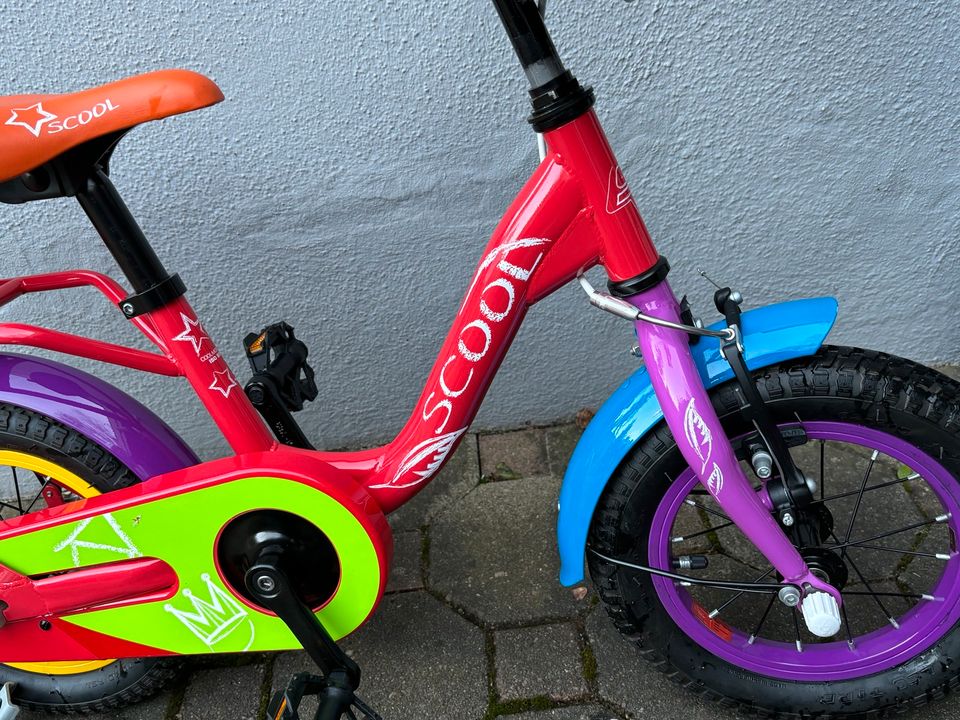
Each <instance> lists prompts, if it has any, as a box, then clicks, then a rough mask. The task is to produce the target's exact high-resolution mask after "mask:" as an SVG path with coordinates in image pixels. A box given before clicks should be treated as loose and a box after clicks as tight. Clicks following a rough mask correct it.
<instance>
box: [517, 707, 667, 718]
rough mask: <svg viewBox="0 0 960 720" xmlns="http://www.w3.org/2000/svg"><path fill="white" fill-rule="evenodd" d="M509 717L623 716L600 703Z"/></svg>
mask: <svg viewBox="0 0 960 720" xmlns="http://www.w3.org/2000/svg"><path fill="white" fill-rule="evenodd" d="M509 717H510V718H511V720H621V717H622V716H621V715H617V714H616V713H613V712H610V711H609V710H607V709H605V708H602V707H600V706H599V705H577V706H575V707H563V708H555V709H553V710H540V711H537V712H525V713H520V714H519V715H510V716H509ZM663 720H672V718H664V719H663Z"/></svg>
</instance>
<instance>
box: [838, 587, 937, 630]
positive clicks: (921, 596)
mask: <svg viewBox="0 0 960 720" xmlns="http://www.w3.org/2000/svg"><path fill="white" fill-rule="evenodd" d="M868 587H869V586H868ZM841 593H842V594H843V595H860V596H864V597H866V596H867V595H870V596H873V597H877V596H879V597H898V598H909V599H911V600H937V598H936V597H935V596H933V595H929V594H927V593H898V592H878V591H876V590H870V591H869V592H863V591H861V590H841ZM887 619H888V620H890V622H895V621H894V620H893V618H887ZM894 627H896V625H895V626H894Z"/></svg>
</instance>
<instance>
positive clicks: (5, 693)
mask: <svg viewBox="0 0 960 720" xmlns="http://www.w3.org/2000/svg"><path fill="white" fill-rule="evenodd" d="M14 687H15V685H14V684H13V683H12V682H8V683H6V684H5V685H4V686H3V687H2V688H0V720H13V719H14V718H15V717H16V716H17V715H19V714H20V706H19V705H17V704H16V703H15V702H13V698H12V697H11V696H10V693H11V692H13V688H14Z"/></svg>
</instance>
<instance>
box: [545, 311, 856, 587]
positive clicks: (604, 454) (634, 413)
mask: <svg viewBox="0 0 960 720" xmlns="http://www.w3.org/2000/svg"><path fill="white" fill-rule="evenodd" d="M836 318H837V301H836V300H835V299H834V298H831V297H822V298H812V299H808V300H794V301H791V302H784V303H778V304H775V305H767V306H765V307H761V308H756V309H754V310H749V311H747V312H745V313H744V314H743V317H742V328H741V331H742V334H743V344H744V358H745V360H746V363H747V367H748V368H750V369H751V370H753V369H756V368H760V367H764V366H766V365H773V364H775V363H778V362H782V361H784V360H791V359H794V358H800V357H804V356H806V355H810V354H812V353H815V352H816V351H817V350H819V349H820V346H821V345H822V344H823V341H824V339H825V338H826V337H827V334H828V333H829V332H830V329H831V328H832V327H833V324H834V322H835V321H836ZM724 326H725V324H724V323H723V322H722V321H721V322H717V323H714V324H713V325H711V326H710V328H711V329H714V330H719V329H722V328H723V327H724ZM690 349H691V351H692V353H693V358H694V360H695V361H696V364H697V369H698V370H699V371H700V377H702V378H703V382H704V385H705V386H706V388H707V389H710V388H712V387H715V386H717V385H719V384H720V383H723V382H725V381H727V380H729V379H731V378H732V377H733V370H732V369H731V368H730V365H729V364H727V361H726V360H724V358H723V356H722V355H721V354H720V343H719V341H718V340H716V339H714V338H702V339H701V340H700V342H698V343H697V344H696V345H693V346H692V347H691V348H690ZM662 419H663V411H662V410H661V409H660V404H659V403H658V402H657V398H656V396H655V395H654V392H653V386H652V385H651V384H650V376H649V375H648V374H647V370H646V368H643V367H641V368H640V369H639V370H637V371H636V372H634V373H633V375H631V376H630V377H629V378H628V379H627V381H626V382H625V383H623V385H621V386H620V387H619V388H617V390H616V391H615V392H614V393H613V395H611V396H610V397H609V398H608V399H607V401H606V402H605V403H604V404H603V406H602V407H601V408H600V410H599V411H598V412H597V414H596V416H594V418H593V420H591V421H590V424H589V425H588V426H587V428H586V430H584V433H583V436H582V437H581V438H580V442H579V443H578V444H577V447H576V449H575V450H574V452H573V456H572V457H571V458H570V463H569V464H568V465H567V470H566V473H565V474H564V478H563V485H562V486H561V488H560V511H559V515H558V518H557V542H558V545H559V550H560V582H561V583H562V584H563V585H566V586H570V585H576V584H577V583H579V582H582V581H583V579H584V567H583V556H584V552H585V550H586V544H587V533H588V531H589V529H590V522H591V520H592V519H593V512H594V510H595V508H596V506H597V502H598V501H599V500H600V495H601V494H602V493H603V489H604V488H605V487H606V485H607V482H609V480H610V477H611V475H612V474H613V473H614V471H616V469H617V467H618V466H619V465H620V463H621V462H622V461H623V459H624V458H625V457H626V456H627V453H629V452H630V449H631V448H632V447H633V446H634V445H635V444H636V443H637V442H639V440H640V439H641V438H642V437H643V436H644V435H646V434H647V433H648V432H649V431H650V430H651V429H652V428H653V427H654V426H656V425H657V424H658V423H659V422H660V421H661V420H662Z"/></svg>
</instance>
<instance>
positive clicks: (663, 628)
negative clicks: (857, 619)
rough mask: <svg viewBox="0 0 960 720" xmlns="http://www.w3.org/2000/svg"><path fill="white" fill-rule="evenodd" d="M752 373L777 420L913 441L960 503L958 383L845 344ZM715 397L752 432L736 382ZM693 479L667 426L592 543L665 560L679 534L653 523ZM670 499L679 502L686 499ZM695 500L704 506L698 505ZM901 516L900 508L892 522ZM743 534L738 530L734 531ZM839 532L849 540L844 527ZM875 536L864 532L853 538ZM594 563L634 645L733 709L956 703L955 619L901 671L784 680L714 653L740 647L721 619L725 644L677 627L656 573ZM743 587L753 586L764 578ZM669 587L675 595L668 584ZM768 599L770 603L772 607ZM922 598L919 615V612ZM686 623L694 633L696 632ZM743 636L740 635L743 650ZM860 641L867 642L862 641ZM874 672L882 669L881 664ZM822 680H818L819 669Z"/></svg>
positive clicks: (622, 479) (603, 506)
mask: <svg viewBox="0 0 960 720" xmlns="http://www.w3.org/2000/svg"><path fill="white" fill-rule="evenodd" d="M753 377H754V380H755V381H756V383H757V387H758V390H759V391H760V393H761V395H762V396H763V398H764V400H765V402H766V403H767V405H768V407H769V408H770V410H771V412H772V413H773V416H774V418H775V420H776V421H777V422H778V423H781V424H784V425H789V424H791V423H792V424H797V421H798V417H799V419H801V420H802V421H803V422H805V423H806V422H808V421H810V424H811V426H813V425H816V422H817V421H821V425H826V424H828V423H835V424H844V425H846V426H849V427H856V428H866V430H863V432H864V433H871V432H874V433H877V434H878V435H879V433H884V434H888V435H889V436H895V437H896V438H900V439H902V440H905V441H907V442H908V443H909V444H910V445H912V446H913V447H914V448H915V449H918V450H919V451H922V453H923V454H925V455H926V456H928V457H930V458H934V459H935V460H936V461H937V462H938V463H939V464H940V465H941V466H942V468H943V469H944V470H945V471H946V476H945V477H946V484H948V485H951V486H952V488H951V489H950V490H949V492H950V493H956V495H957V496H958V497H960V486H958V484H957V478H958V477H960V384H957V383H956V382H954V381H952V380H950V379H949V378H947V377H945V376H944V375H941V374H940V373H937V372H935V371H933V370H930V369H928V368H925V367H922V366H920V365H917V364H915V363H912V362H910V361H908V360H903V359H901V358H897V357H893V356H890V355H885V354H880V353H875V352H870V351H865V350H860V349H853V348H837V347H824V348H823V349H822V350H821V351H820V352H819V353H817V355H815V356H812V357H808V358H803V359H799V360H795V361H791V362H789V363H784V364H782V365H780V366H774V367H768V368H763V369H761V370H757V371H755V372H754V373H753ZM711 398H712V400H713V405H714V408H715V409H716V411H717V414H718V415H719V417H720V419H721V422H722V423H723V425H724V428H725V429H726V431H727V433H728V436H730V437H737V436H738V435H743V434H746V433H747V432H748V430H749V428H747V427H746V426H745V424H744V423H743V420H742V418H741V416H740V413H739V410H738V408H739V405H740V402H741V398H740V394H739V390H738V388H737V387H736V385H735V384H734V383H727V384H725V385H723V386H720V387H718V388H716V389H715V390H714V391H713V392H712V393H711ZM822 446H823V444H822V443H821V447H822ZM901 462H902V461H901ZM871 467H872V466H871ZM901 467H906V466H905V465H902V466H901ZM684 473H687V475H686V477H687V478H688V482H695V480H689V478H692V477H694V476H693V475H692V472H691V471H689V468H688V467H687V465H686V463H684V461H683V459H682V457H681V456H680V453H679V450H678V448H677V446H676V443H675V442H674V439H673V437H672V435H671V433H670V431H669V430H668V429H667V427H666V425H665V424H663V423H661V424H660V425H659V426H658V427H656V428H655V429H654V430H653V431H651V432H650V433H648V434H647V435H646V436H645V437H644V438H643V439H642V440H641V441H640V442H639V443H637V445H636V446H635V447H634V448H633V449H632V451H631V452H630V454H629V455H628V456H627V457H626V458H625V460H624V461H623V463H622V464H621V465H620V467H619V468H618V470H617V471H616V473H615V474H614V476H613V477H612V478H611V480H610V482H609V484H608V485H607V487H606V489H605V491H604V493H603V496H602V497H601V499H600V502H599V504H598V506H597V509H596V511H595V513H594V518H593V522H592V525H591V528H590V535H589V545H590V547H592V548H595V549H596V550H597V551H599V552H601V553H604V554H606V555H609V556H614V557H621V558H625V559H626V558H632V559H633V560H634V561H635V562H638V563H641V564H648V563H649V564H657V562H656V559H654V558H652V557H651V556H652V552H651V550H650V548H651V547H652V546H654V545H656V544H657V543H659V546H661V547H666V546H668V545H669V543H671V542H675V540H671V538H670V536H669V535H668V533H670V531H671V528H670V527H667V528H666V530H662V529H658V528H657V526H656V523H654V516H655V515H657V513H658V512H661V513H662V512H663V511H662V510H658V509H659V508H660V506H661V503H663V502H665V498H667V497H668V494H669V493H670V492H671V487H672V486H673V485H674V484H675V483H676V482H677V478H678V477H681V476H682V475H683V474H684ZM813 475H814V476H815V475H816V473H815V472H814V473H813ZM875 482H880V481H879V480H877V481H875ZM891 484H893V483H891ZM931 486H932V483H931ZM685 487H688V486H685ZM674 492H675V493H676V491H674ZM883 492H886V491H885V490H884V491H883ZM686 497H688V498H689V497H691V496H689V495H688V496H686ZM708 499H709V498H708ZM672 502H673V503H676V500H675V499H674V500H673V501H672ZM697 502H698V503H700V504H702V502H701V501H700V500H697ZM664 507H666V505H665V506H664ZM669 507H670V508H674V507H676V505H675V504H671V505H669ZM715 507H718V506H715ZM895 510H896V508H895V507H891V508H890V512H891V514H892V513H893V511H895ZM675 512H676V513H677V514H675V515H674V516H673V517H678V516H679V512H680V511H679V510H676V511H675ZM904 512H906V511H904ZM881 515H882V512H881ZM662 517H663V515H662V514H661V515H659V516H658V522H660V519H661V518H662ZM956 521H957V518H953V519H951V520H949V521H945V524H942V525H932V526H931V527H934V528H939V529H940V530H943V531H946V530H947V529H948V528H949V533H950V535H951V536H952V540H951V542H952V546H951V548H950V549H949V550H948V552H950V553H951V555H952V557H951V559H950V560H949V561H947V562H944V563H943V568H944V569H943V570H942V573H943V575H941V576H940V577H941V579H942V578H943V577H946V573H947V572H952V570H948V569H947V568H949V567H950V565H951V564H952V563H960V558H958V557H957V556H956V552H955V548H956V530H955V528H954V526H953V525H954V524H955V523H956ZM660 524H661V525H663V523H662V522H660ZM713 524H714V523H713V522H710V525H713ZM851 525H852V521H851ZM895 527H896V526H895ZM734 532H738V531H737V530H736V529H735V528H734ZM838 532H839V534H840V535H841V536H842V535H843V530H838ZM866 534H868V533H862V534H858V533H856V532H855V533H854V535H853V536H852V537H854V538H855V537H863V536H864V535H866ZM715 535H716V533H715ZM663 536H666V537H667V540H666V543H664V542H662V541H660V540H657V541H656V542H655V541H654V540H651V538H660V537H663ZM711 542H712V540H711ZM830 542H833V541H830ZM877 542H882V541H877ZM938 542H940V541H938ZM944 542H945V541H944ZM824 544H826V543H824ZM837 544H839V543H837ZM903 544H904V545H905V544H906V543H903ZM751 547H752V546H751ZM866 549H869V548H866ZM914 549H917V548H916V547H914ZM850 552H852V550H851V551H850ZM837 554H839V553H837ZM846 557H847V555H846V554H845V555H844V558H846ZM857 559H858V560H860V557H859V556H858V558H857ZM588 564H589V569H590V575H591V578H592V580H593V583H594V585H595V587H596V589H597V592H598V593H599V595H600V598H601V600H602V601H603V604H604V605H605V607H606V610H607V612H608V614H609V615H610V617H611V618H612V620H613V622H614V624H615V625H616V627H617V628H618V630H619V631H620V632H621V633H623V634H624V635H626V636H627V637H629V638H631V639H632V640H633V641H634V642H635V643H636V645H637V647H638V648H639V651H640V654H641V656H642V657H643V658H644V659H646V660H647V661H649V662H651V663H652V664H653V665H654V666H655V667H656V668H657V669H658V670H660V671H661V672H663V673H664V674H665V675H667V676H668V677H669V678H670V679H672V680H674V681H675V682H677V683H679V684H681V685H684V686H685V687H687V688H689V689H691V690H693V691H694V692H697V693H699V694H700V695H702V696H704V697H705V698H707V699H709V700H713V701H716V702H718V703H721V704H723V705H725V706H728V707H735V708H737V709H739V710H741V711H746V712H749V713H752V714H758V715H761V716H762V717H766V718H799V717H803V718H811V717H817V718H826V717H832V718H833V717H842V718H848V719H852V718H880V717H888V716H891V715H894V714H899V713H900V712H902V711H904V710H906V709H908V708H913V707H917V706H920V705H924V704H925V703H927V702H929V701H931V700H933V699H936V698H938V697H942V696H944V695H946V694H947V693H949V692H950V691H951V690H952V689H953V688H955V687H956V686H957V685H958V683H960V622H957V621H956V620H952V621H950V622H948V623H946V624H945V625H943V626H942V627H945V628H946V629H945V630H938V631H937V635H939V636H937V635H931V636H930V640H929V643H927V645H926V646H925V647H921V646H919V645H918V646H917V650H916V653H915V654H914V655H913V656H912V657H910V658H908V659H906V660H904V661H902V662H899V661H898V662H899V664H892V663H891V665H892V666H890V667H886V669H883V670H882V671H880V672H864V673H863V674H862V675H859V676H856V677H852V676H851V677H846V678H837V679H832V680H825V681H816V680H814V679H812V678H811V681H801V680H793V679H784V674H779V675H778V674H777V673H776V672H767V673H764V672H761V671H758V670H757V669H756V667H747V666H746V665H747V664H746V663H745V664H744V665H738V664H736V662H734V661H731V660H728V659H726V658H725V657H719V656H718V654H716V652H711V650H710V649H708V648H711V647H713V648H716V647H718V646H722V645H723V641H725V642H726V643H727V644H728V645H730V640H729V638H728V637H727V632H728V630H729V627H727V628H725V627H722V626H719V625H717V626H714V627H713V628H711V626H710V623H711V622H712V620H710V619H707V618H706V614H705V613H704V614H703V615H702V616H700V617H699V619H700V623H701V624H702V626H703V627H706V628H708V629H710V632H711V633H712V634H713V635H716V636H717V637H719V638H720V641H716V645H714V646H711V645H710V643H707V642H701V641H700V640H701V639H702V637H701V638H698V639H694V638H692V637H691V635H697V633H696V632H685V631H684V630H682V629H681V627H680V624H678V621H677V620H676V617H677V615H676V612H677V610H676V605H671V609H672V610H673V613H674V615H671V611H670V610H668V609H667V607H665V605H664V598H665V596H664V594H663V592H664V591H663V590H658V588H662V587H663V586H657V585H656V584H655V583H656V582H663V581H662V580H658V581H654V580H653V579H652V578H651V577H650V575H649V574H647V573H637V572H634V571H631V570H629V569H625V568H622V567H620V566H616V565H614V564H611V563H608V562H605V561H603V560H600V559H599V558H598V557H597V556H596V555H594V554H593V553H589V552H588ZM711 566H712V563H711ZM756 567H759V565H757V566H756ZM764 567H766V566H764ZM953 567H954V568H955V567H956V566H953ZM761 569H762V568H761ZM752 572H756V569H753V570H752ZM935 572H939V571H935ZM691 574H696V573H691ZM703 576H704V577H708V576H707V575H703ZM852 576H853V573H852V571H851V577H852ZM744 579H745V580H747V581H754V580H756V577H746V578H744ZM871 582H873V581H871ZM665 585H667V586H670V587H674V588H676V587H677V586H676V585H674V584H672V583H669V582H668V583H665ZM847 589H848V590H850V587H848V588H847ZM697 590H700V588H690V589H686V590H685V589H682V588H679V589H677V590H675V592H677V593H687V592H689V593H694V592H695V591H697ZM918 592H919V591H918ZM854 594H856V593H854ZM728 596H729V593H728ZM692 597H693V595H690V598H692ZM845 599H846V596H845ZM874 599H875V598H874ZM939 599H940V598H938V600H939ZM765 601H766V598H764V603H763V604H766V602H765ZM740 602H741V603H742V602H743V601H742V600H741V601H740ZM851 602H852V599H851ZM888 602H889V601H888ZM903 602H905V603H906V602H907V601H906V600H904V601H903ZM920 602H925V601H920ZM920 602H918V603H917V604H916V607H921V605H920ZM958 604H960V597H957V596H956V595H950V596H947V597H945V598H943V599H942V601H941V602H938V603H933V602H929V603H926V604H925V605H923V606H922V608H921V609H922V611H923V612H930V613H936V612H941V610H942V611H943V612H944V613H945V615H944V617H945V618H946V617H948V616H949V617H953V616H955V615H956V613H957V611H958V608H960V605H958ZM934 606H936V607H934ZM689 607H690V608H695V609H694V610H693V611H692V612H691V613H690V614H691V615H692V616H697V613H698V612H701V611H702V607H701V606H700V605H698V603H696V602H694V603H692V604H690V605H689ZM714 607H716V606H714ZM696 608H699V609H696ZM786 612H789V611H786ZM851 612H852V611H851ZM904 612H905V613H907V612H911V611H910V610H905V611H904ZM717 617H718V618H719V619H720V620H721V621H722V620H723V619H724V617H725V615H724V614H723V613H721V614H720V615H718V616H717ZM904 617H906V615H904ZM681 624H683V623H681ZM686 627H688V628H690V629H695V627H694V625H693V624H691V625H687V626H686ZM791 630H792V628H791ZM701 632H702V631H701ZM843 632H844V631H843V630H841V635H840V636H839V637H838V638H836V640H839V641H841V642H842V641H843V640H844V637H843V635H842V633H843ZM748 633H750V630H746V631H745V632H744V633H743V635H741V636H740V638H741V643H742V637H743V636H744V635H747V634H748ZM798 637H799V635H798ZM864 637H866V634H865V635H864ZM736 640H737V636H736V635H735V636H734V643H736ZM856 640H857V643H859V637H857V638H856ZM805 642H806V641H805ZM761 644H762V640H761ZM730 646H731V647H733V645H730ZM744 647H745V648H746V649H745V650H744V652H745V653H749V652H750V649H749V648H752V647H754V646H753V645H752V644H749V646H748V645H747V644H745V645H744ZM807 647H808V648H810V649H813V652H811V653H809V657H810V659H811V660H812V659H813V653H814V652H816V646H815V645H814V644H813V643H810V644H809V645H807ZM855 647H857V648H858V650H859V648H861V647H866V643H864V644H863V645H862V646H861V645H859V644H856V643H855ZM731 652H732V651H731ZM757 652H758V653H763V652H767V651H765V650H759V651H757ZM851 652H852V651H851ZM864 652H865V651H864ZM768 655H769V653H768ZM758 657H759V658H760V659H759V661H758V664H759V663H762V662H763V658H762V656H760V655H758ZM797 657H800V658H806V657H807V656H797ZM802 662H803V661H801V664H802ZM851 662H853V661H851ZM876 667H882V663H878V665H877V666H876ZM798 672H802V670H800V671H798ZM808 672H809V671H808ZM812 672H813V673H816V672H819V669H815V670H813V671H812ZM823 672H824V674H825V675H826V673H827V672H828V669H827V668H826V666H825V667H824V670H823Z"/></svg>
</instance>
